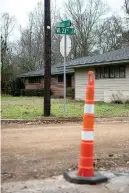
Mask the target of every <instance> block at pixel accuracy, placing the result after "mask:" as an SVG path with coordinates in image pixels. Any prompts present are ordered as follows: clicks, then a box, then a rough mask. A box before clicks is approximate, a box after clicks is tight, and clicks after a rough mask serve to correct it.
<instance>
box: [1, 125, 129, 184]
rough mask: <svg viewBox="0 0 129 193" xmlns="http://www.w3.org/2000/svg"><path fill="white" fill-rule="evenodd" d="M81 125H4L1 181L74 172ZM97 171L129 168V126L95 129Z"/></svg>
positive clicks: (103, 126) (104, 126) (99, 127)
mask: <svg viewBox="0 0 129 193" xmlns="http://www.w3.org/2000/svg"><path fill="white" fill-rule="evenodd" d="M81 127H82V126H81V124H71V123H70V124H68V123H67V124H55V125H17V124H13V125H11V126H9V125H5V126H3V128H2V181H13V180H28V179H39V178H40V179H42V178H45V177H49V176H52V175H56V174H60V173H62V172H63V171H65V170H67V169H69V168H72V169H74V168H76V166H77V162H78V158H79V151H80V150H79V148H80V147H79V146H80V131H81ZM95 165H96V168H101V169H102V168H103V169H104V168H106V169H107V168H108V169H114V168H115V169H116V168H117V167H128V166H129V123H110V124H109V123H99V124H96V125H95Z"/></svg>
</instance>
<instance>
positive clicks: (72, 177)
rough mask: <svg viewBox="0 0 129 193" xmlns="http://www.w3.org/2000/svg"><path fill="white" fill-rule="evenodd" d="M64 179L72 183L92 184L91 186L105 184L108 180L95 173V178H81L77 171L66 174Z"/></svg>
mask: <svg viewBox="0 0 129 193" xmlns="http://www.w3.org/2000/svg"><path fill="white" fill-rule="evenodd" d="M64 178H65V179H66V180H67V181H68V182H71V183H75V184H90V185H95V184H99V183H103V182H106V181H107V180H108V178H107V177H106V176H103V175H101V174H100V173H98V172H95V175H94V176H93V177H80V176H77V171H72V172H65V173H64Z"/></svg>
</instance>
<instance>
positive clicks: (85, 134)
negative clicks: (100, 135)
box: [81, 131, 94, 141]
mask: <svg viewBox="0 0 129 193" xmlns="http://www.w3.org/2000/svg"><path fill="white" fill-rule="evenodd" d="M81 140H84V141H85V140H86V141H88V140H94V131H81Z"/></svg>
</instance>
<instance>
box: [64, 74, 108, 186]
mask: <svg viewBox="0 0 129 193" xmlns="http://www.w3.org/2000/svg"><path fill="white" fill-rule="evenodd" d="M93 146H94V73H93V72H88V85H87V89H86V100H85V106H84V117H83V129H82V132H81V151H80V161H79V166H78V171H72V172H65V173H64V178H65V179H66V180H67V181H69V182H71V183H76V184H98V183H102V182H106V181H107V180H108V178H107V177H106V176H103V175H101V174H100V173H99V172H94V164H93V162H94V159H93Z"/></svg>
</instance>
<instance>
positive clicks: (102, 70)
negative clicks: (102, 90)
mask: <svg viewBox="0 0 129 193" xmlns="http://www.w3.org/2000/svg"><path fill="white" fill-rule="evenodd" d="M95 78H96V79H103V78H125V66H104V67H97V68H96V69H95Z"/></svg>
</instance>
